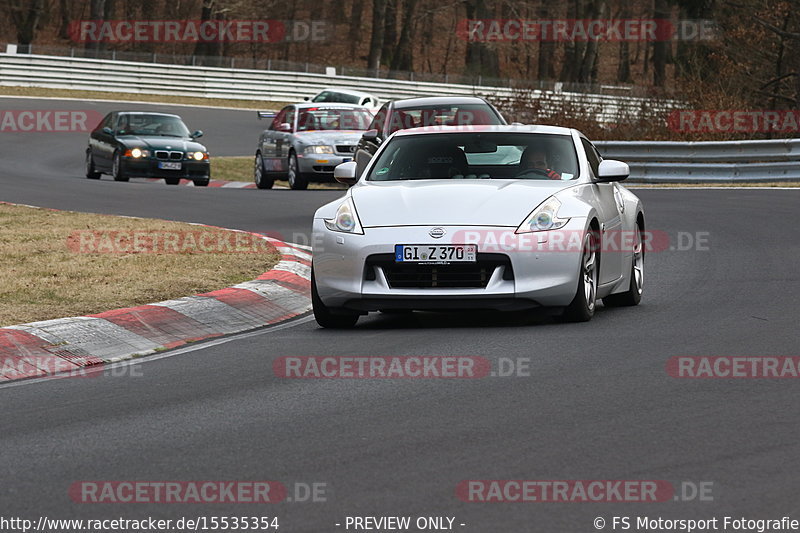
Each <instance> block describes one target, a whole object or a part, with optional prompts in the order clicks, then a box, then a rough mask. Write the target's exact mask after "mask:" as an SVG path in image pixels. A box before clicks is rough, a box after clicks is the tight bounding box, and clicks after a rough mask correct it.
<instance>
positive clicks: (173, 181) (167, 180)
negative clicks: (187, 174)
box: [164, 178, 181, 185]
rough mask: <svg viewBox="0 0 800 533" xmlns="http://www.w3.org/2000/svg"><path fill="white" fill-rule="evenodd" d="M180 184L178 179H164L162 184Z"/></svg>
mask: <svg viewBox="0 0 800 533" xmlns="http://www.w3.org/2000/svg"><path fill="white" fill-rule="evenodd" d="M180 182H181V179H180V178H164V183H166V184H167V185H178V184H179V183H180Z"/></svg>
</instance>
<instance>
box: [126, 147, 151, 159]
mask: <svg viewBox="0 0 800 533" xmlns="http://www.w3.org/2000/svg"><path fill="white" fill-rule="evenodd" d="M125 157H132V158H134V159H139V158H141V157H150V151H149V150H142V149H141V148H133V149H131V150H126V151H125Z"/></svg>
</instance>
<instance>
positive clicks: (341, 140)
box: [294, 130, 364, 145]
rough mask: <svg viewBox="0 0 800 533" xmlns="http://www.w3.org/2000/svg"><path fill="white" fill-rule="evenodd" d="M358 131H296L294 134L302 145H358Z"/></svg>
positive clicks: (359, 132) (360, 133)
mask: <svg viewBox="0 0 800 533" xmlns="http://www.w3.org/2000/svg"><path fill="white" fill-rule="evenodd" d="M363 134H364V132H363V131H360V130H329V131H324V130H312V131H298V132H296V133H295V134H294V136H295V138H296V139H297V140H298V141H300V142H301V143H303V144H327V145H336V144H358V141H359V140H360V139H361V135H363Z"/></svg>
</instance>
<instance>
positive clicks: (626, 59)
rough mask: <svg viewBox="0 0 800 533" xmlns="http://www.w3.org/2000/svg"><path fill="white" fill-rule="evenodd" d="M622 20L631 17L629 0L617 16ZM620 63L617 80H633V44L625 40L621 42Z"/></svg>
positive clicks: (620, 81)
mask: <svg viewBox="0 0 800 533" xmlns="http://www.w3.org/2000/svg"><path fill="white" fill-rule="evenodd" d="M617 18H619V19H622V20H628V19H629V18H631V8H630V6H629V5H628V3H627V2H623V3H622V9H621V10H620V12H619V16H618V17H617ZM618 57H619V63H618V64H617V82H618V83H629V82H630V81H631V45H630V43H629V42H628V41H626V40H623V41H622V42H620V43H619V56H618Z"/></svg>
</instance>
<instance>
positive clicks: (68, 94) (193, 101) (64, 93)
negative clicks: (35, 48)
mask: <svg viewBox="0 0 800 533" xmlns="http://www.w3.org/2000/svg"><path fill="white" fill-rule="evenodd" d="M4 95H7V96H29V97H31V98H35V97H37V96H44V97H50V98H78V99H81V100H89V101H93V100H119V101H124V102H154V103H166V104H185V105H194V106H203V107H235V108H237V109H256V110H259V111H268V110H274V109H280V108H282V107H283V106H285V105H287V103H286V102H266V101H263V100H234V99H228V98H199V97H193V96H173V95H165V94H141V93H112V92H103V91H76V90H72V89H47V88H42V87H6V86H2V87H0V97H2V96H4Z"/></svg>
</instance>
